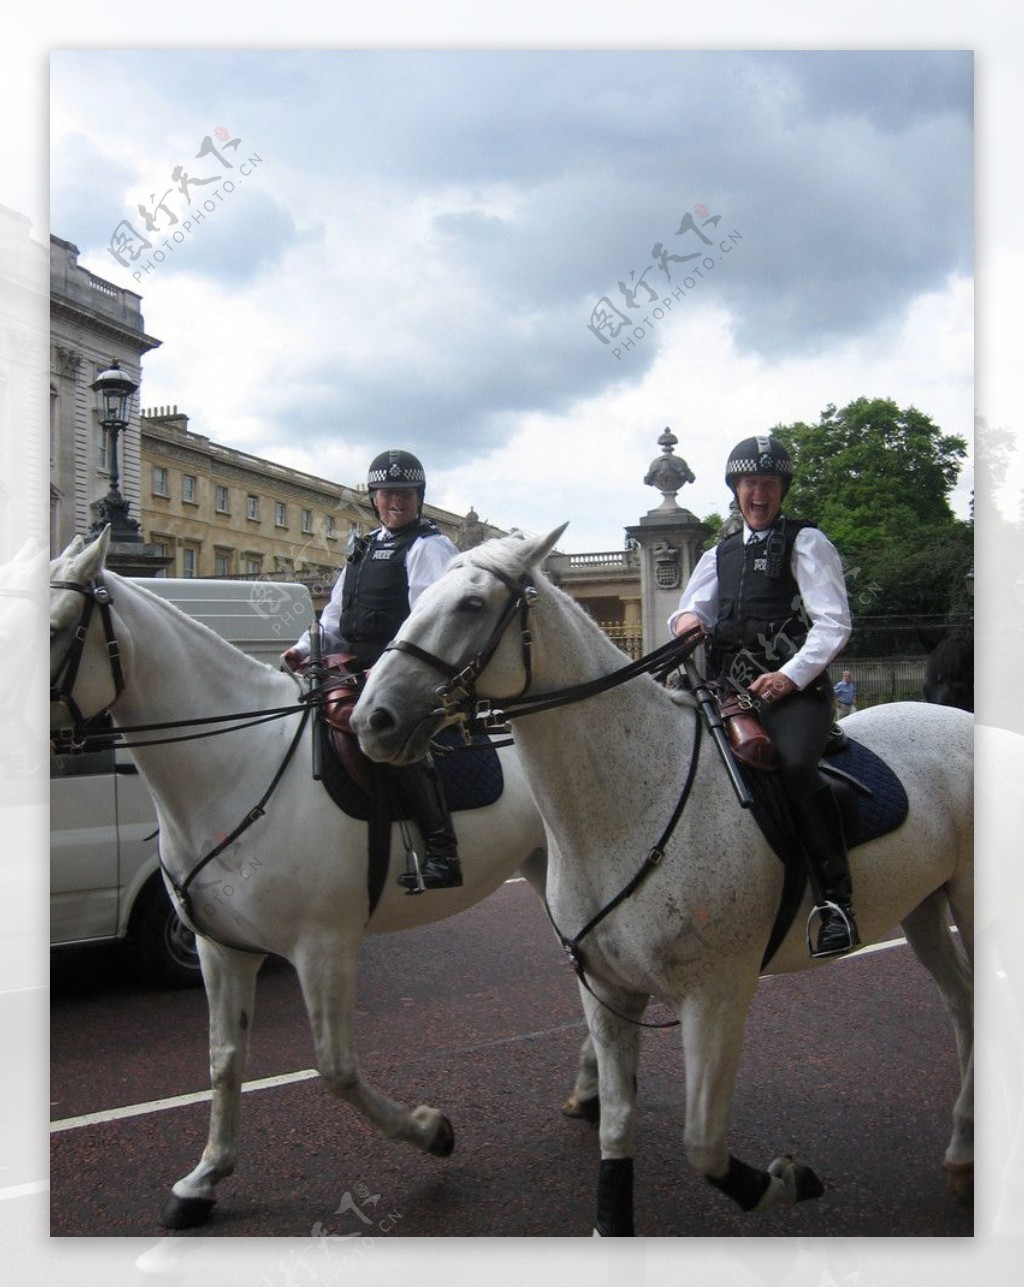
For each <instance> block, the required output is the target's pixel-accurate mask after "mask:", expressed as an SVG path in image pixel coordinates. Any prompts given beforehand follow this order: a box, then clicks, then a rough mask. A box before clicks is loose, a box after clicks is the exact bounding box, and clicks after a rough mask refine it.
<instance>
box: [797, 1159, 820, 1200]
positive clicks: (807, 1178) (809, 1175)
mask: <svg viewBox="0 0 1024 1287" xmlns="http://www.w3.org/2000/svg"><path fill="white" fill-rule="evenodd" d="M824 1192H825V1186H824V1184H822V1182H821V1180H820V1179H819V1178H818V1175H817V1172H815V1171H812V1170H811V1168H810V1167H809V1166H799V1165H798V1166H797V1168H796V1200H797V1202H806V1201H807V1199H808V1198H820V1197H821V1195H822V1194H823V1193H824Z"/></svg>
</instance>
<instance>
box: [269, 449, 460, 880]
mask: <svg viewBox="0 0 1024 1287" xmlns="http://www.w3.org/2000/svg"><path fill="white" fill-rule="evenodd" d="M367 486H368V490H369V494H370V504H371V505H372V506H373V511H374V513H375V514H376V515H377V517H378V518H379V519H380V523H381V526H380V527H378V528H377V529H376V530H375V531H373V532H371V533H370V534H369V535H368V536H365V537H363V538H361V539H359V540H358V541H356V543H355V546H354V548H353V549H352V551H351V553H350V554H349V556H348V560H347V562H346V565H345V567H344V569H343V570H342V573H341V575H340V576H339V577H338V580H337V582H336V583H335V586H334V589H333V590H332V592H331V598H330V602H329V603H328V604H327V606H326V607H325V608H324V610H323V613H322V614H321V618H320V626H321V630H322V632H323V640H324V644H323V646H324V651H325V652H347V653H351V654H353V655H354V657H355V663H354V665H355V668H357V669H359V670H366V669H367V668H368V667H370V666H372V665H373V664H374V662H375V661H377V660H378V658H379V657H380V656H381V654H382V653H383V651H384V649H385V647H386V646H387V644H389V643H390V642H391V640H392V639H393V638H394V637H395V635H396V634H397V633H398V629H399V627H400V626H401V624H402V622H403V621H404V620H405V619H406V617H407V616H408V615H409V612H410V611H411V609H412V605H413V604H414V603H415V602H416V600H417V599H418V598H419V596H420V595H421V594H422V593H423V591H424V590H425V589H426V588H427V586H428V585H430V584H431V583H432V582H434V581H436V580H437V578H438V577H439V576H440V575H441V573H442V572H443V571H444V570H445V568H446V567H447V566H448V564H449V562H450V561H451V560H452V559H453V558H454V557H455V555H456V554H457V553H458V550H457V549H456V548H455V546H454V545H453V544H452V542H451V541H450V540H449V539H448V537H447V536H445V535H444V533H443V532H442V531H441V529H440V528H439V527H438V526H437V524H436V523H433V522H431V520H430V519H427V518H424V517H423V514H422V511H423V497H424V494H425V491H426V475H425V474H424V472H423V466H422V465H421V464H420V462H419V460H417V458H416V457H415V456H414V455H412V453H411V452H408V451H399V450H395V449H391V450H389V451H383V452H381V453H380V455H379V456H377V457H375V459H374V460H373V463H372V464H371V465H370V470H369V474H368V477H367ZM308 658H309V635H308V632H307V633H306V634H305V635H303V636H302V637H301V638H300V639H299V640H297V641H296V643H295V644H294V645H293V647H291V648H289V649H288V651H287V652H285V653H284V654H283V660H284V662H285V664H286V665H288V666H289V667H290V668H291V669H293V670H294V669H295V668H296V667H297V666H299V665H301V664H302V663H303V662H305V661H306V660H308ZM392 772H394V773H395V774H396V776H397V777H398V781H399V784H400V787H401V790H402V791H403V793H404V794H405V796H406V798H407V800H408V804H409V807H410V809H411V810H412V812H413V814H414V816H415V817H416V820H417V822H418V823H419V826H420V830H421V831H422V832H423V839H424V846H425V851H426V852H425V856H424V859H423V861H422V863H421V864H420V875H421V876H422V880H423V886H424V887H425V888H427V889H450V888H453V887H455V886H458V885H461V884H462V868H461V865H460V863H459V857H458V846H457V842H456V837H455V831H454V828H453V826H452V820H451V814H450V813H449V810H448V806H447V803H446V801H445V798H444V790H443V788H442V785H441V782H440V780H439V778H438V774H437V767H436V765H435V764H434V762H433V760H432V759H431V757H430V756H429V755H428V756H427V757H426V758H425V759H423V760H420V761H418V762H417V763H415V764H410V765H406V766H404V767H402V768H400V769H393V770H392ZM398 883H399V884H400V885H402V886H403V887H404V888H405V889H406V890H407V891H408V892H410V893H416V892H418V891H419V889H420V884H419V880H418V878H417V876H416V874H415V873H414V872H404V873H403V874H402V875H401V876H399V877H398Z"/></svg>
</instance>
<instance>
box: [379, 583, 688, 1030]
mask: <svg viewBox="0 0 1024 1287" xmlns="http://www.w3.org/2000/svg"><path fill="white" fill-rule="evenodd" d="M478 566H479V565H478ZM482 570H483V571H486V572H489V573H490V574H491V575H492V576H494V577H496V578H497V579H498V580H499V581H501V582H502V584H503V585H504V586H505V587H506V589H507V590H508V599H507V600H506V602H505V605H504V607H503V608H502V611H501V614H500V615H499V617H498V621H497V623H496V625H495V627H494V631H493V632H492V634H491V637H490V639H489V640H488V641H487V643H486V644H485V645H484V647H483V648H482V649H481V650H480V652H478V653H477V654H476V656H475V657H474V658H473V659H472V660H471V661H470V662H469V663H468V664H466V665H465V666H462V667H459V666H455V665H453V664H452V663H451V662H449V661H446V660H445V659H444V658H443V657H438V656H436V655H435V654H434V653H430V652H427V650H426V649H424V648H420V647H419V646H418V645H417V644H411V643H408V642H407V641H406V640H404V639H395V640H393V641H392V642H391V643H390V644H388V646H387V648H385V650H384V651H385V652H401V653H405V654H407V655H408V656H410V657H415V658H416V659H417V660H419V661H422V662H425V663H426V664H427V665H429V666H432V667H433V668H434V669H435V670H438V671H440V672H441V674H443V675H447V676H448V681H447V683H444V684H442V685H441V686H440V687H439V688H438V689H437V690H436V692H437V696H438V698H439V699H440V702H441V705H440V706H439V707H438V709H437V710H436V711H433V712H431V713H432V714H435V715H443V716H444V717H445V718H446V719H449V720H452V721H457V722H458V723H459V724H460V725H461V729H462V735H463V737H464V738H465V740H466V741H467V742H468V741H469V738H470V733H471V731H472V730H476V729H486V728H489V727H492V726H493V725H495V724H501V725H504V724H506V723H507V722H508V720H510V719H517V718H522V717H524V716H526V715H535V714H540V713H541V712H543V711H549V710H555V709H556V708H558V707H560V706H568V705H570V704H572V703H575V702H579V701H584V700H585V699H587V698H588V697H594V696H596V695H598V694H599V693H604V692H608V691H609V690H610V689H612V688H617V687H618V686H619V685H620V684H624V683H628V681H629V680H631V679H635V678H637V676H639V675H645V674H646V675H654V676H656V677H659V678H662V679H663V678H664V677H665V676H666V675H667V674H668V673H669V672H670V671H672V670H674V669H675V668H676V667H677V666H679V665H681V664H682V662H684V661H685V660H686V659H688V658H689V657H690V656H691V654H692V653H693V652H694V650H695V649H696V648H697V647H698V646H699V644H700V643H701V642H702V640H703V638H704V633H703V631H702V630H700V629H697V630H692V631H688V632H687V633H686V634H684V635H681V636H679V637H677V638H675V639H672V640H670V641H669V643H667V644H664V645H662V647H660V648H656V649H655V650H654V651H653V652H651V653H648V654H647V655H646V656H644V657H641V658H639V659H638V660H636V661H633V662H630V663H629V664H628V665H625V666H622V667H620V668H619V669H618V670H614V671H612V672H611V673H610V674H608V675H601V676H599V677H598V678H597V679H592V680H588V681H586V682H584V683H581V684H574V685H572V686H570V687H567V688H562V689H558V690H556V691H554V692H551V693H541V694H538V695H536V696H533V697H530V696H527V693H528V690H529V688H530V686H531V684H532V682H533V635H532V634H531V632H530V629H529V626H528V615H529V610H530V607H531V606H532V605H533V604H534V603H535V602H536V601H537V597H538V591H537V587H536V584H535V582H534V580H533V578H532V577H531V576H530V574H529V573H524V574H523V575H522V576H521V577H519V578H514V577H511V576H508V575H507V574H506V573H504V572H501V571H499V570H498V569H496V568H484V569H482ZM517 617H518V619H519V638H520V649H521V656H522V662H523V671H524V676H525V678H524V682H523V686H522V688H521V689H520V691H519V694H518V696H516V697H510V698H501V699H498V700H500V701H501V707H500V709H499V708H497V707H495V706H493V705H492V702H491V700H490V699H486V698H485V699H481V698H479V697H478V696H477V692H476V684H477V680H478V679H479V678H480V676H481V674H482V673H483V671H484V670H485V669H486V667H487V665H488V663H489V662H490V661H491V659H492V658H493V657H494V654H495V653H496V652H497V650H498V647H499V645H500V644H501V641H502V639H503V638H504V635H505V632H506V631H507V630H508V628H509V626H510V625H511V623H512V621H513V620H514V619H515V618H517ZM694 715H695V717H696V718H695V723H694V737H693V749H692V751H691V755H690V765H689V769H688V771H687V775H686V781H685V782H684V784H683V789H682V793H681V794H680V797H679V800H678V802H677V804H676V807H675V809H674V810H673V812H672V816H671V817H670V819H669V821H668V823H667V824H666V826H665V828H664V830H663V831H662V833H661V836H660V837H659V839H658V841H657V843H656V844H655V845H654V846H653V847H652V848H651V849H650V850H649V851H648V853H647V855H646V857H645V858H644V860H643V862H642V863H641V865H640V867H639V869H638V870H637V871H636V873H635V874H634V875H633V876H632V878H631V879H630V880H629V881H628V882H627V884H626V885H625V886H624V887H623V888H622V889H621V890H620V891H619V893H617V894H616V895H615V896H614V897H613V898H612V899H610V900H609V901H608V902H607V903H606V904H605V905H604V907H602V908H601V910H600V911H599V912H597V913H596V914H595V915H594V916H592V917H591V918H590V920H589V921H587V923H586V924H585V925H584V926H583V928H582V929H581V930H580V931H579V932H578V933H577V934H575V935H574V936H573V937H572V938H570V937H569V936H568V935H566V934H563V933H562V931H561V930H560V929H559V927H558V925H557V924H556V922H555V918H554V916H552V914H551V908H550V907H549V906H548V902H547V899H546V898H545V899H544V909H545V911H546V912H547V914H548V919H549V920H550V921H551V925H552V928H553V929H554V931H555V934H556V935H557V937H558V940H559V942H560V943H561V945H562V948H563V950H564V951H565V953H566V955H567V956H568V958H569V961H570V963H571V965H572V967H573V970H574V971H575V973H576V977H577V979H578V980H579V981H580V983H581V984H582V986H583V987H585V988H586V989H587V991H588V992H589V993H590V994H591V996H593V997H594V998H595V999H596V1000H597V1001H599V1002H600V1004H601V1005H603V1006H604V1008H605V1009H606V1010H609V1011H611V1013H612V1014H614V1015H615V1016H616V1017H617V1018H619V1019H623V1020H625V1021H626V1022H628V1023H632V1024H635V1025H636V1026H638V1027H642V1028H676V1027H678V1026H679V1020H678V1019H671V1020H668V1021H666V1022H663V1023H648V1022H645V1021H643V1020H639V1019H634V1018H632V1017H631V1016H630V1015H625V1014H621V1013H620V1012H619V1011H618V1010H616V1009H615V1008H614V1007H613V1006H610V1005H609V1004H608V1002H607V1001H605V1000H604V998H603V997H601V996H599V995H598V994H597V993H596V992H595V991H594V989H593V988H592V987H591V985H590V981H589V980H588V979H587V976H586V970H585V965H584V961H583V953H582V950H581V947H580V944H581V943H582V941H583V939H584V938H585V937H586V936H587V935H588V934H589V933H590V932H591V930H593V929H596V927H597V926H598V925H599V924H600V923H601V922H602V921H603V920H604V919H605V917H606V916H608V915H609V914H610V913H611V912H612V911H614V909H615V908H616V907H618V906H619V904H620V903H623V902H625V900H626V899H627V898H629V897H630V896H631V895H632V894H633V893H634V892H635V891H636V890H637V889H638V888H639V887H640V885H641V884H643V882H644V881H645V880H646V879H647V877H648V876H649V875H650V874H651V872H652V871H654V869H655V868H656V867H657V866H659V865H660V863H661V861H662V859H663V858H664V856H665V850H666V848H667V846H668V843H669V841H670V840H671V838H672V834H673V832H674V831H675V829H676V825H677V823H678V822H679V819H680V818H681V817H682V815H683V810H684V809H685V808H686V804H687V801H688V800H689V798H690V793H691V792H692V790H693V784H694V781H695V779H696V776H697V764H698V761H699V758H700V741H701V713H700V710H699V709H695V710H694Z"/></svg>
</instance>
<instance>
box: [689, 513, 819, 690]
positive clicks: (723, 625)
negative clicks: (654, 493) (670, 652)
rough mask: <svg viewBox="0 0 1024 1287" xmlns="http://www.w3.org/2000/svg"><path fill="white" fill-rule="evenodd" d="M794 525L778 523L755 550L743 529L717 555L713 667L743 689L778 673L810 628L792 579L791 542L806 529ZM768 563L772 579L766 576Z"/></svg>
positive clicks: (801, 524)
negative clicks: (762, 676)
mask: <svg viewBox="0 0 1024 1287" xmlns="http://www.w3.org/2000/svg"><path fill="white" fill-rule="evenodd" d="M814 526H815V524H813V523H804V522H801V521H800V520H798V519H791V518H782V517H779V518H778V519H776V521H775V524H774V526H773V527H772V528H771V529H770V531H769V532H768V533H767V534H766V535H765V536H764V538H763V539H762V540H760V541H758V542H757V543H756V544H755V545H746V544H745V543H744V538H743V529H742V528H741V529H740V530H739V531H738V532H735V533H733V535H732V536H727V537H726V538H725V540H724V541H722V542H721V543H720V544H719V546H718V548H717V550H716V559H717V568H718V620H717V621H716V623H715V628H714V631H713V632H712V645H711V664H712V667H713V669H714V670H715V672H716V673H717V674H718V675H732V676H733V678H735V679H737V680H738V681H739V682H740V683H742V684H744V686H746V685H747V684H749V683H750V681H751V679H753V678H754V677H755V676H756V675H757V674H759V673H761V672H762V671H766V670H778V669H779V667H780V666H782V665H783V664H784V663H785V662H787V661H789V659H790V658H791V657H792V656H794V654H795V653H797V652H798V651H799V650H800V648H801V647H802V646H803V643H804V640H805V639H806V638H807V632H808V631H809V630H810V627H811V622H810V618H809V617H808V615H807V610H806V608H805V607H804V603H803V599H802V598H801V597H800V589H799V587H798V586H797V583H796V577H795V576H794V575H793V568H792V562H793V542H794V541H795V540H796V538H797V534H798V533H799V532H800V531H801V530H802V529H803V528H805V527H814ZM769 562H771V563H773V564H774V565H775V566H774V568H773V570H774V572H775V575H769Z"/></svg>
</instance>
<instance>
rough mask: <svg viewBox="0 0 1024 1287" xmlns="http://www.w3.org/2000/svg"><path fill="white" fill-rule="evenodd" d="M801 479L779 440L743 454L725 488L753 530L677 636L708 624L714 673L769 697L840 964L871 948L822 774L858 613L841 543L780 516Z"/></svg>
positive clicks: (714, 560)
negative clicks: (860, 928) (836, 685)
mask: <svg viewBox="0 0 1024 1287" xmlns="http://www.w3.org/2000/svg"><path fill="white" fill-rule="evenodd" d="M792 477H793V461H792V458H791V457H790V455H789V453H788V452H787V450H786V448H785V447H784V446H783V445H782V443H781V442H779V440H778V439H777V438H775V437H774V436H773V435H771V434H767V435H761V436H757V437H754V438H745V439H744V440H743V441H742V442H740V443H738V444H737V445H736V447H734V448H733V450H732V452H731V453H730V456H729V460H728V464H727V465H726V471H725V481H726V483H727V485H728V486H729V488H730V489H731V490H732V492H733V493H734V495H735V497H736V502H737V504H738V506H739V511H740V515H741V516H742V519H743V526H742V530H741V531H736V532H734V533H733V534H732V535H730V536H727V537H726V538H725V539H724V540H722V541H721V542H720V543H719V544H718V545H717V546H716V547H715V548H714V549H712V550H708V551H707V552H706V553H705V554H704V555H703V556H702V557H701V559H700V561H699V562H698V564H697V566H696V568H695V569H694V571H693V575H692V577H691V578H690V581H689V583H688V585H687V586H686V588H685V589H684V591H683V594H682V597H681V599H680V602H679V609H678V611H676V612H675V613H673V614H672V616H671V617H670V618H669V629H670V630H671V631H672V632H673V634H676V635H679V634H683V633H685V631H687V630H689V629H692V628H693V627H695V626H701V627H703V628H704V629H705V630H706V631H707V632H708V635H709V660H710V665H711V668H712V672H713V674H714V675H716V676H717V677H719V678H720V679H722V680H723V681H724V682H725V683H726V684H727V685H728V686H729V687H730V688H734V687H735V686H736V685H739V686H740V687H741V688H746V689H747V690H748V691H749V692H750V693H751V694H753V695H754V696H755V697H756V698H758V699H759V714H760V717H761V721H762V723H763V724H764V726H765V728H766V729H767V730H768V732H769V733H770V734H771V737H772V739H773V741H774V742H775V746H776V748H777V750H778V753H779V760H780V772H781V774H782V779H783V786H784V789H785V791H786V794H787V797H788V798H789V800H790V802H791V804H792V806H793V811H794V815H795V818H796V821H797V825H798V826H799V828H800V831H801V835H802V837H803V839H804V845H805V849H806V853H807V857H808V861H809V877H810V882H811V889H812V892H813V894H814V899H815V912H816V914H817V918H818V938H817V943H816V946H814V947H813V948H812V949H811V952H812V955H813V956H834V955H836V954H837V953H840V952H846V951H849V950H850V949H851V948H853V947H856V946H857V945H858V943H859V942H860V938H859V935H858V933H857V925H856V922H855V920H854V916H853V907H852V887H851V882H850V866H849V861H848V859H847V854H846V844H845V841H844V838H843V826H842V818H841V816H840V814H839V808H838V805H837V803H836V800H835V797H834V796H833V794H832V790H831V788H830V787H829V786H827V785H825V784H823V782H822V779H821V777H820V776H819V773H818V762H819V760H820V759H821V756H822V754H823V751H824V747H825V743H826V741H827V740H828V736H829V732H830V729H831V727H832V719H833V703H832V687H831V684H830V682H829V678H828V673H827V671H826V667H827V666H828V664H829V662H830V661H832V660H833V658H835V657H836V656H837V655H838V653H839V652H841V651H842V649H843V647H844V646H845V645H846V641H847V640H848V639H849V637H850V607H849V602H848V600H847V596H846V585H845V582H844V579H843V567H842V560H841V559H840V557H839V552H838V551H837V550H836V548H835V546H834V545H833V544H832V543H831V541H829V540H828V538H827V537H826V536H825V535H824V534H823V533H822V532H820V531H819V530H818V528H817V527H816V526H815V525H814V524H813V523H804V522H800V521H799V520H795V519H791V518H786V517H784V516H783V514H782V512H781V510H782V502H783V500H784V498H785V495H786V492H787V491H788V489H789V485H790V482H791V480H792Z"/></svg>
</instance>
